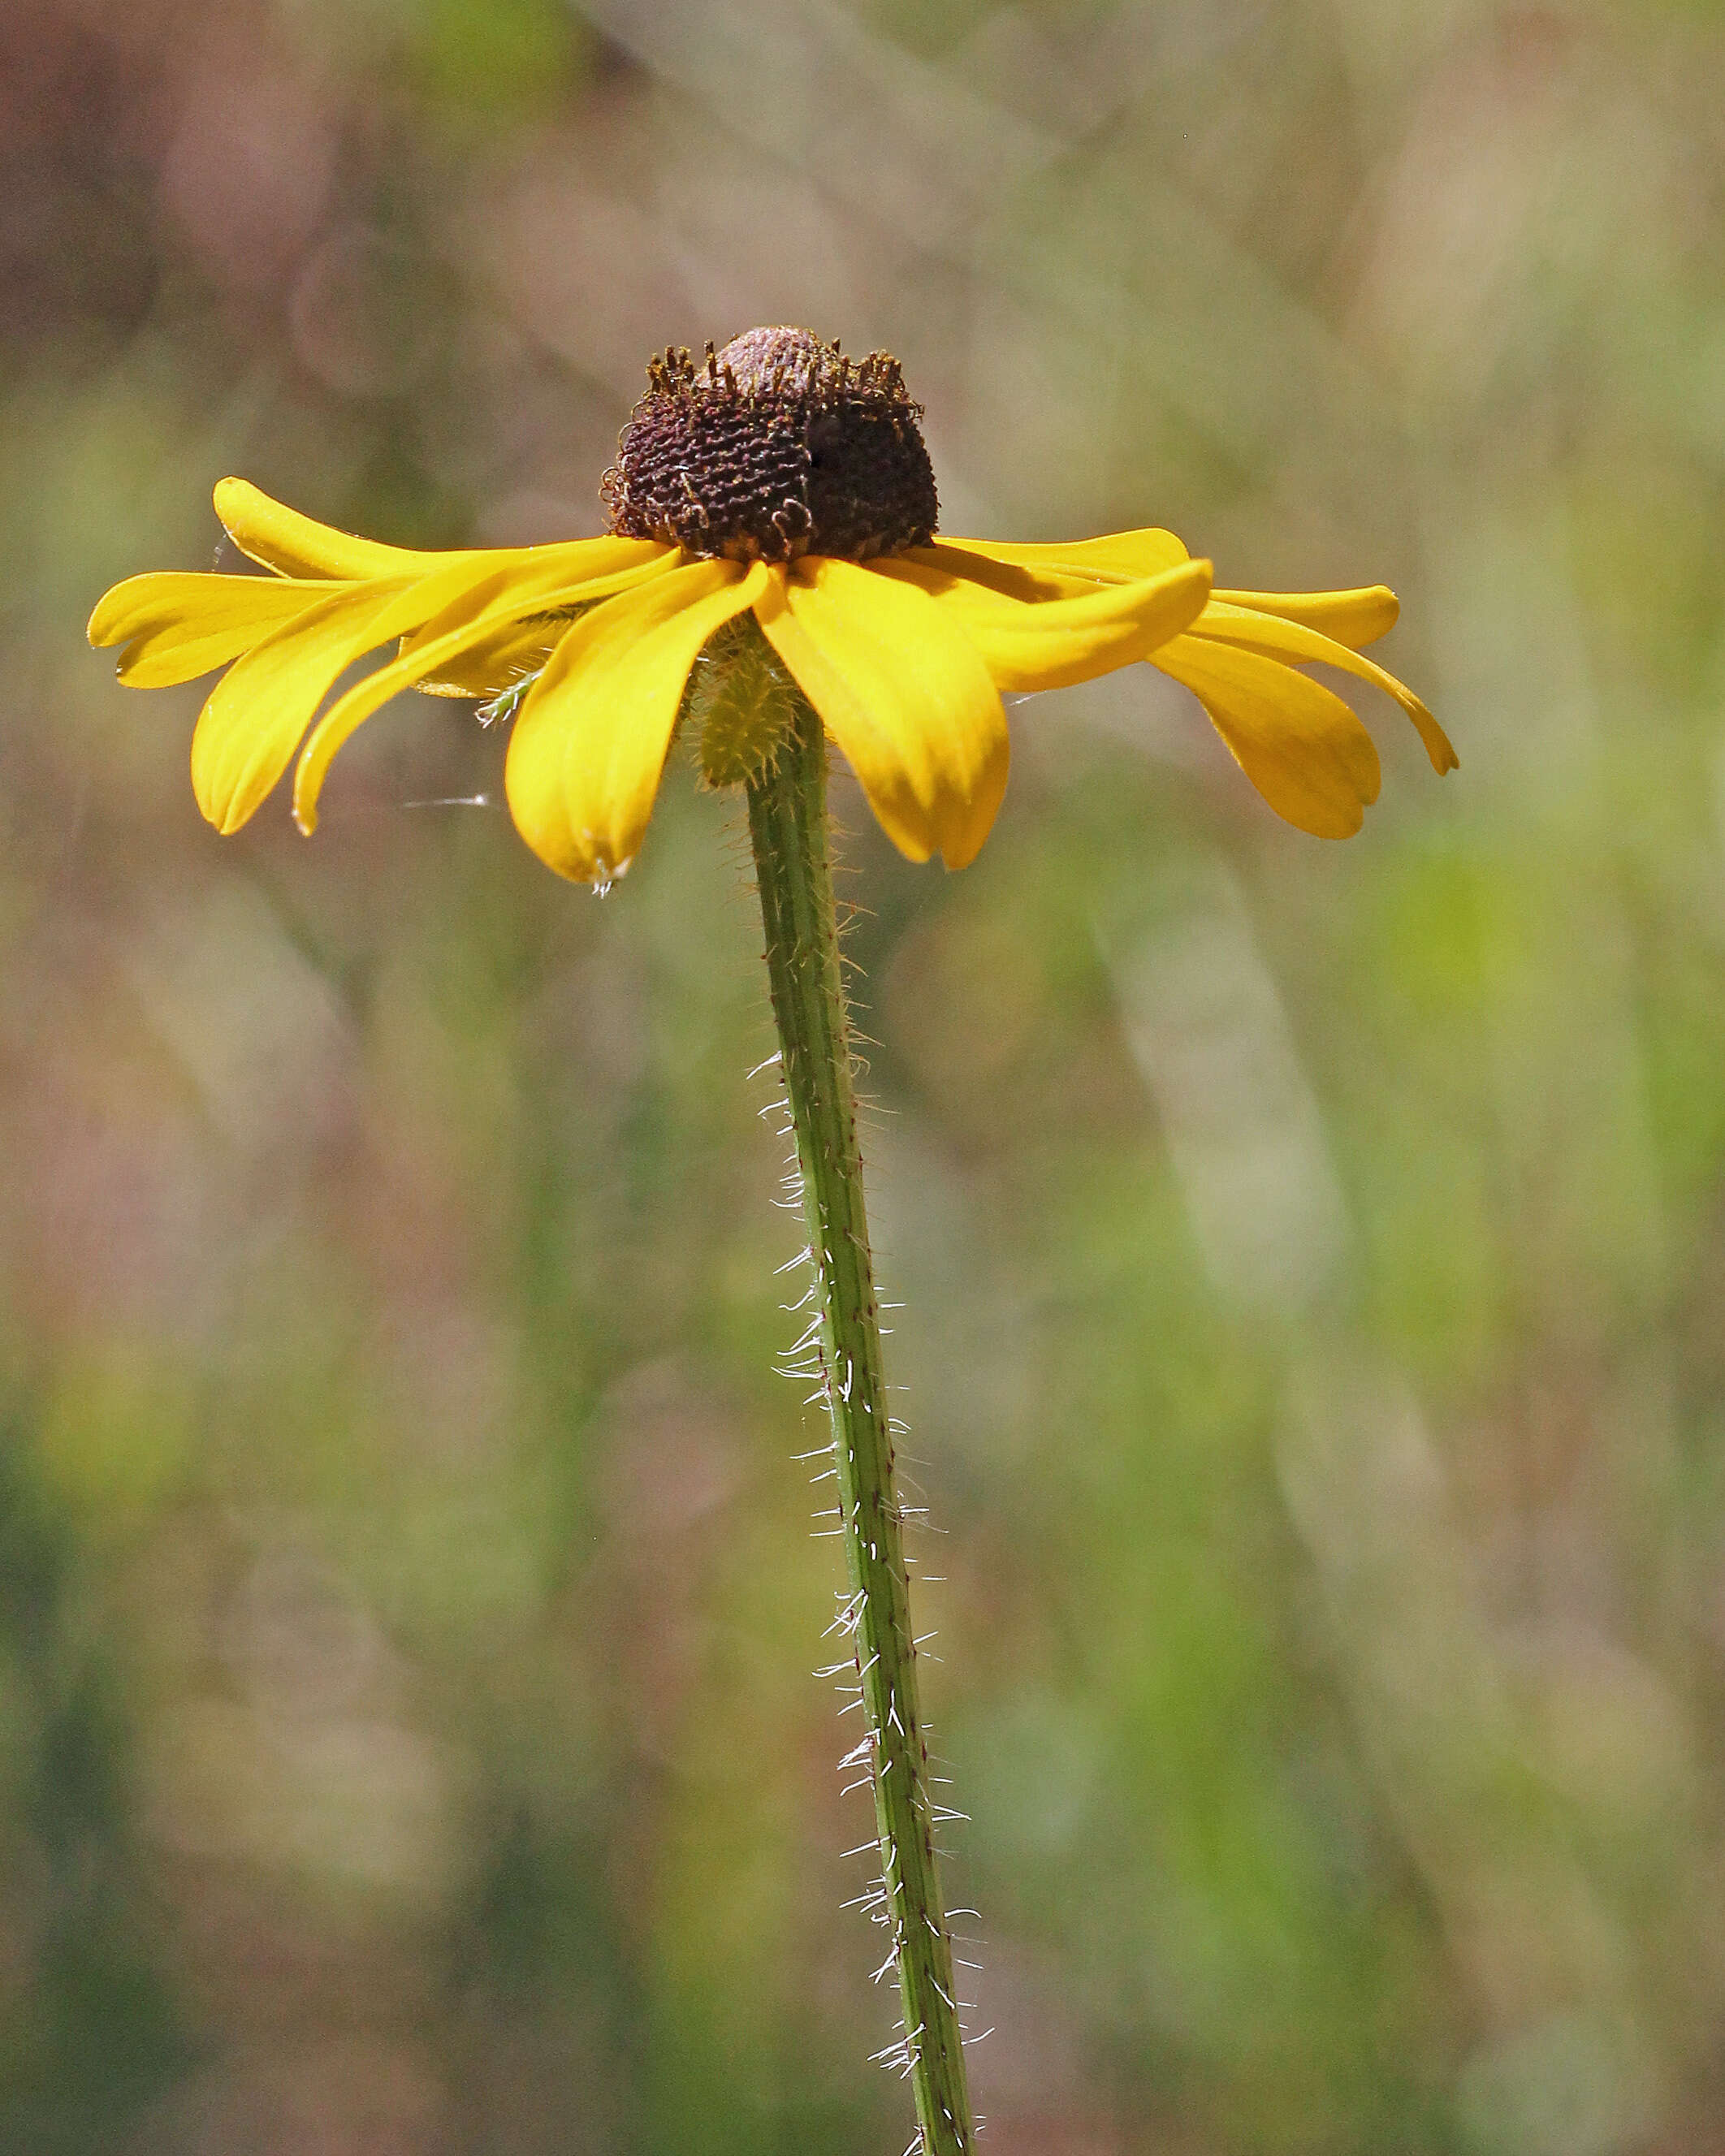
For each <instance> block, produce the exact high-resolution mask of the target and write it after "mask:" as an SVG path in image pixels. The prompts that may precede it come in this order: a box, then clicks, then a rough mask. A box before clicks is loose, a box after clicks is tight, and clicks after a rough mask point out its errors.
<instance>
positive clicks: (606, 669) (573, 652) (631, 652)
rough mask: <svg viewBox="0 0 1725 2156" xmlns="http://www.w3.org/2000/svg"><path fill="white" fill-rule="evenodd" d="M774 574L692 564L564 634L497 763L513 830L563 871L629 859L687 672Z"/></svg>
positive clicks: (597, 878) (615, 869) (583, 872)
mask: <svg viewBox="0 0 1725 2156" xmlns="http://www.w3.org/2000/svg"><path fill="white" fill-rule="evenodd" d="M772 573H773V572H771V571H769V570H768V568H767V567H765V566H764V565H763V564H762V563H761V562H756V563H755V564H754V565H753V567H752V568H749V569H747V571H745V569H744V568H743V567H742V564H741V563H740V562H726V561H702V562H691V563H689V564H688V565H686V566H685V567H680V568H674V569H671V570H670V571H669V572H667V573H666V574H665V575H663V576H660V577H653V578H651V579H650V580H649V582H647V583H644V584H643V585H641V586H640V587H639V588H638V589H635V590H633V591H628V592H624V593H620V594H619V596H618V597H616V598H610V599H607V600H605V601H604V602H603V603H602V604H601V605H598V606H596V607H595V608H593V610H592V612H591V613H584V614H583V615H582V616H581V618H580V619H579V620H578V621H577V622H576V623H574V624H573V625H572V627H571V628H570V629H567V631H566V632H565V634H564V635H563V638H562V641H561V642H560V643H559V644H558V645H557V649H555V650H554V651H553V652H552V655H551V658H550V660H549V661H548V663H547V665H546V668H545V670H544V672H543V673H542V675H540V676H539V679H538V680H536V682H535V683H534V685H533V686H532V688H531V690H529V692H528V695H527V697H526V701H525V702H524V703H523V704H522V706H521V715H520V716H519V717H518V718H517V719H516V723H515V732H514V734H513V736H512V737H511V741H510V744H509V757H508V760H507V762H506V766H505V771H504V784H505V788H506V791H507V793H508V796H509V807H510V813H511V815H512V816H513V817H514V819H515V822H516V829H517V830H519V831H520V833H521V836H522V837H523V838H524V839H526V842H527V844H529V845H530V846H531V848H532V849H533V850H534V852H535V853H536V854H537V855H538V856H539V858H540V859H541V860H542V861H544V862H545V863H546V864H547V866H549V867H551V868H553V869H555V870H557V873H558V875H566V876H568V877H570V878H572V880H575V881H577V882H582V883H591V882H602V881H603V880H605V879H606V878H608V877H610V876H614V875H620V874H621V873H622V872H623V870H624V869H626V868H627V867H628V866H629V863H630V861H631V860H634V855H635V854H636V852H637V850H639V846H640V843H641V839H642V836H643V834H644V832H645V830H646V828H647V821H648V819H649V816H650V815H651V814H652V813H653V800H654V796H655V794H656V793H657V792H658V790H659V779H660V773H661V772H662V771H663V770H664V768H665V754H666V752H667V751H668V750H669V748H670V739H671V735H672V732H673V731H674V730H675V726H676V722H677V708H678V706H679V704H680V701H681V700H682V695H683V685H684V684H685V681H687V680H688V678H689V670H690V669H691V667H692V666H693V665H694V664H695V661H696V656H697V654H699V652H700V650H701V646H702V645H703V644H705V643H706V640H707V639H708V638H709V637H710V636H711V635H712V634H713V632H714V631H715V630H716V629H719V628H720V627H721V626H722V625H723V624H724V623H726V622H727V621H729V620H730V619H732V617H733V616H734V615H737V614H739V613H742V611H743V610H744V608H747V607H748V606H749V605H751V604H752V603H753V601H754V600H755V599H756V598H757V597H758V596H759V594H760V593H762V591H763V590H764V589H765V588H766V587H767V585H768V583H769V582H770V580H771V577H772Z"/></svg>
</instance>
